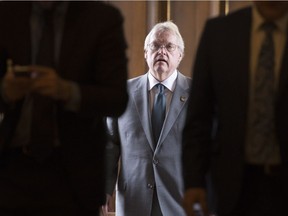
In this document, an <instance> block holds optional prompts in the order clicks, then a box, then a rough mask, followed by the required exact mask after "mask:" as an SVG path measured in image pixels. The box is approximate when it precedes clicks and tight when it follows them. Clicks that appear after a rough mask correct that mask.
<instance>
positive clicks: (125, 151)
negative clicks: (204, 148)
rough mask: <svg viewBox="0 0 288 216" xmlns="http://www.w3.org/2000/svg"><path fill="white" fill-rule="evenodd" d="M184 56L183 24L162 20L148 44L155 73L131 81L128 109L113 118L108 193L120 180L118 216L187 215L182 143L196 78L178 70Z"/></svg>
mask: <svg viewBox="0 0 288 216" xmlns="http://www.w3.org/2000/svg"><path fill="white" fill-rule="evenodd" d="M183 55H184V42H183V39H182V36H181V35H180V33H179V30H178V27H177V26H176V25H175V24H174V23H173V22H171V21H167V22H162V23H158V24H156V25H155V26H154V27H153V28H152V30H151V31H150V32H149V34H148V35H147V37H146V39H145V44H144V56H145V59H146V62H147V65H148V67H149V71H148V72H147V73H145V74H144V75H141V76H138V77H136V78H133V79H130V80H129V81H128V92H129V96H130V97H129V102H128V106H127V109H126V111H125V113H124V114H123V115H122V116H121V117H120V118H118V119H117V118H108V119H107V128H108V134H109V136H110V143H109V146H108V152H107V155H108V165H109V167H108V174H109V175H108V176H109V177H108V179H107V182H108V184H107V186H108V189H107V190H108V191H107V192H108V194H110V196H111V194H112V193H113V190H114V187H115V183H116V180H117V188H116V215H117V216H135V215H138V216H149V215H150V216H162V215H165V216H169V215H171V216H175V215H177V216H184V215H185V213H184V210H183V208H182V198H183V183H182V167H181V154H182V152H181V149H182V147H181V143H182V129H183V126H184V120H185V116H186V109H187V103H186V102H187V99H188V92H189V87H190V78H188V77H185V76H184V75H183V74H181V73H180V72H179V71H178V70H177V67H178V65H179V63H180V62H181V60H182V58H183ZM119 159H120V171H119V172H120V173H119V175H118V161H119ZM109 202H111V200H109V199H108V204H109Z"/></svg>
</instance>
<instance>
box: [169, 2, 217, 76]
mask: <svg viewBox="0 0 288 216" xmlns="http://www.w3.org/2000/svg"><path fill="white" fill-rule="evenodd" d="M215 3H216V4H215ZM217 14H218V2H213V1H172V2H171V20H173V21H174V22H175V24H176V25H177V26H178V27H179V30H180V33H181V35H182V37H183V40H184V43H185V55H184V58H183V60H182V62H181V64H180V66H179V70H180V71H181V72H182V73H184V74H185V75H187V76H191V70H192V67H193V64H194V58H195V53H196V50H197V47H198V42H199V38H200V36H201V33H202V31H203V27H204V24H205V22H206V20H207V18H209V17H212V16H215V15H217Z"/></svg>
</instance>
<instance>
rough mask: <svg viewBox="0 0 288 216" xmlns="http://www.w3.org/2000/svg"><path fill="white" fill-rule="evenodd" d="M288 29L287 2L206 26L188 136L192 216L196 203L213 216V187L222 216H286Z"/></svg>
mask: <svg viewBox="0 0 288 216" xmlns="http://www.w3.org/2000/svg"><path fill="white" fill-rule="evenodd" d="M287 21H288V2H285V1H263V2H261V1H255V2H254V3H253V5H252V7H249V8H245V9H241V10H239V11H237V12H234V13H232V14H229V15H227V16H225V17H218V18H213V19H211V20H209V21H208V22H207V23H206V26H205V29H204V32H203V34H202V38H201V41H200V45H199V47H198V52H197V55H196V63H195V66H194V70H193V79H192V80H193V81H192V89H191V92H190V102H189V108H188V111H187V122H186V126H185V128H184V135H183V142H184V146H183V169H184V171H183V173H184V182H185V189H186V192H185V196H184V207H185V209H186V212H187V215H188V216H192V215H194V214H193V211H192V206H193V205H194V204H195V203H200V204H201V206H202V209H203V211H204V212H205V213H206V214H205V215H207V212H208V210H207V193H206V192H210V191H209V190H206V187H207V186H209V185H212V188H213V192H214V195H215V200H216V203H215V204H216V213H218V215H219V216H260V215H261V216H272V215H273V216H283V215H286V214H287V213H286V212H287V207H286V205H287V200H288V199H287V196H288V186H287V173H288V172H287V169H288V154H287V153H288V145H287V142H288V133H287V131H288V115H287V110H288V88H287V86H288V45H287V42H288V41H287V23H288V22H287ZM208 171H211V179H210V181H207V182H206V181H205V180H207V178H206V177H207V175H206V174H207V173H208ZM208 180H209V178H208Z"/></svg>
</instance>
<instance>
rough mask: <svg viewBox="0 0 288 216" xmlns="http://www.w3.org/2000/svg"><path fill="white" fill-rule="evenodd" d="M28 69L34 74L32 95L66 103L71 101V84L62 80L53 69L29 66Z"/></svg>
mask: <svg viewBox="0 0 288 216" xmlns="http://www.w3.org/2000/svg"><path fill="white" fill-rule="evenodd" d="M27 69H28V70H29V71H30V72H31V73H33V78H32V79H33V85H32V87H31V93H36V94H40V95H42V96H46V97H50V98H52V99H55V100H61V101H64V102H65V101H68V100H69V99H70V97H71V85H70V83H69V82H68V81H66V80H64V79H62V78H61V77H60V76H59V75H58V74H57V73H56V71H55V70H54V69H53V68H49V67H43V66H27Z"/></svg>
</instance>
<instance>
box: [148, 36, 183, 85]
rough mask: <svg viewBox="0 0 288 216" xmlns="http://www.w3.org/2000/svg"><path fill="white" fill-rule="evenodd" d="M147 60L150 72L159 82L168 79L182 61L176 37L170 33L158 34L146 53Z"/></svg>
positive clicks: (153, 38)
mask: <svg viewBox="0 0 288 216" xmlns="http://www.w3.org/2000/svg"><path fill="white" fill-rule="evenodd" d="M145 58H146V62H147V64H148V67H149V71H150V72H151V73H152V75H153V76H154V77H155V78H156V79H157V80H159V81H163V80H165V79H166V78H168V77H169V76H170V75H171V74H172V73H173V72H174V71H175V69H176V68H177V67H178V65H179V63H180V61H181V59H182V54H181V52H180V50H179V48H178V43H177V40H176V36H175V35H174V34H172V33H171V32H170V31H161V32H156V33H155V34H154V35H153V36H152V39H151V41H150V43H149V46H148V48H147V50H146V51H145Z"/></svg>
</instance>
